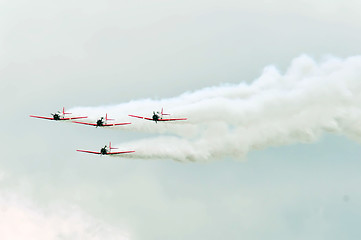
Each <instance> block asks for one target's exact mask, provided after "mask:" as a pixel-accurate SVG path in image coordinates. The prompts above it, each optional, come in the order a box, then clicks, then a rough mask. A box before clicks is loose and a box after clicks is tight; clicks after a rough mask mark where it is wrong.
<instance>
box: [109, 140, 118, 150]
mask: <svg viewBox="0 0 361 240" xmlns="http://www.w3.org/2000/svg"><path fill="white" fill-rule="evenodd" d="M109 149H110V150H112V149H118V148H113V147H112V142H109Z"/></svg>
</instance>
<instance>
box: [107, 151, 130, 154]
mask: <svg viewBox="0 0 361 240" xmlns="http://www.w3.org/2000/svg"><path fill="white" fill-rule="evenodd" d="M133 152H135V151H124V152H110V153H107V155H114V154H122V153H133Z"/></svg>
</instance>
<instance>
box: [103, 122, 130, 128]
mask: <svg viewBox="0 0 361 240" xmlns="http://www.w3.org/2000/svg"><path fill="white" fill-rule="evenodd" d="M127 124H131V123H108V124H104V125H103V127H111V126H120V125H127Z"/></svg>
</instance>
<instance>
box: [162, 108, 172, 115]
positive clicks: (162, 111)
mask: <svg viewBox="0 0 361 240" xmlns="http://www.w3.org/2000/svg"><path fill="white" fill-rule="evenodd" d="M161 114H162V115H170V114H169V113H164V112H163V108H162V112H161Z"/></svg>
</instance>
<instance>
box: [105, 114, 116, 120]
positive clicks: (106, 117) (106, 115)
mask: <svg viewBox="0 0 361 240" xmlns="http://www.w3.org/2000/svg"><path fill="white" fill-rule="evenodd" d="M105 120H106V121H112V120H114V119H110V118H108V113H106V114H105Z"/></svg>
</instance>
